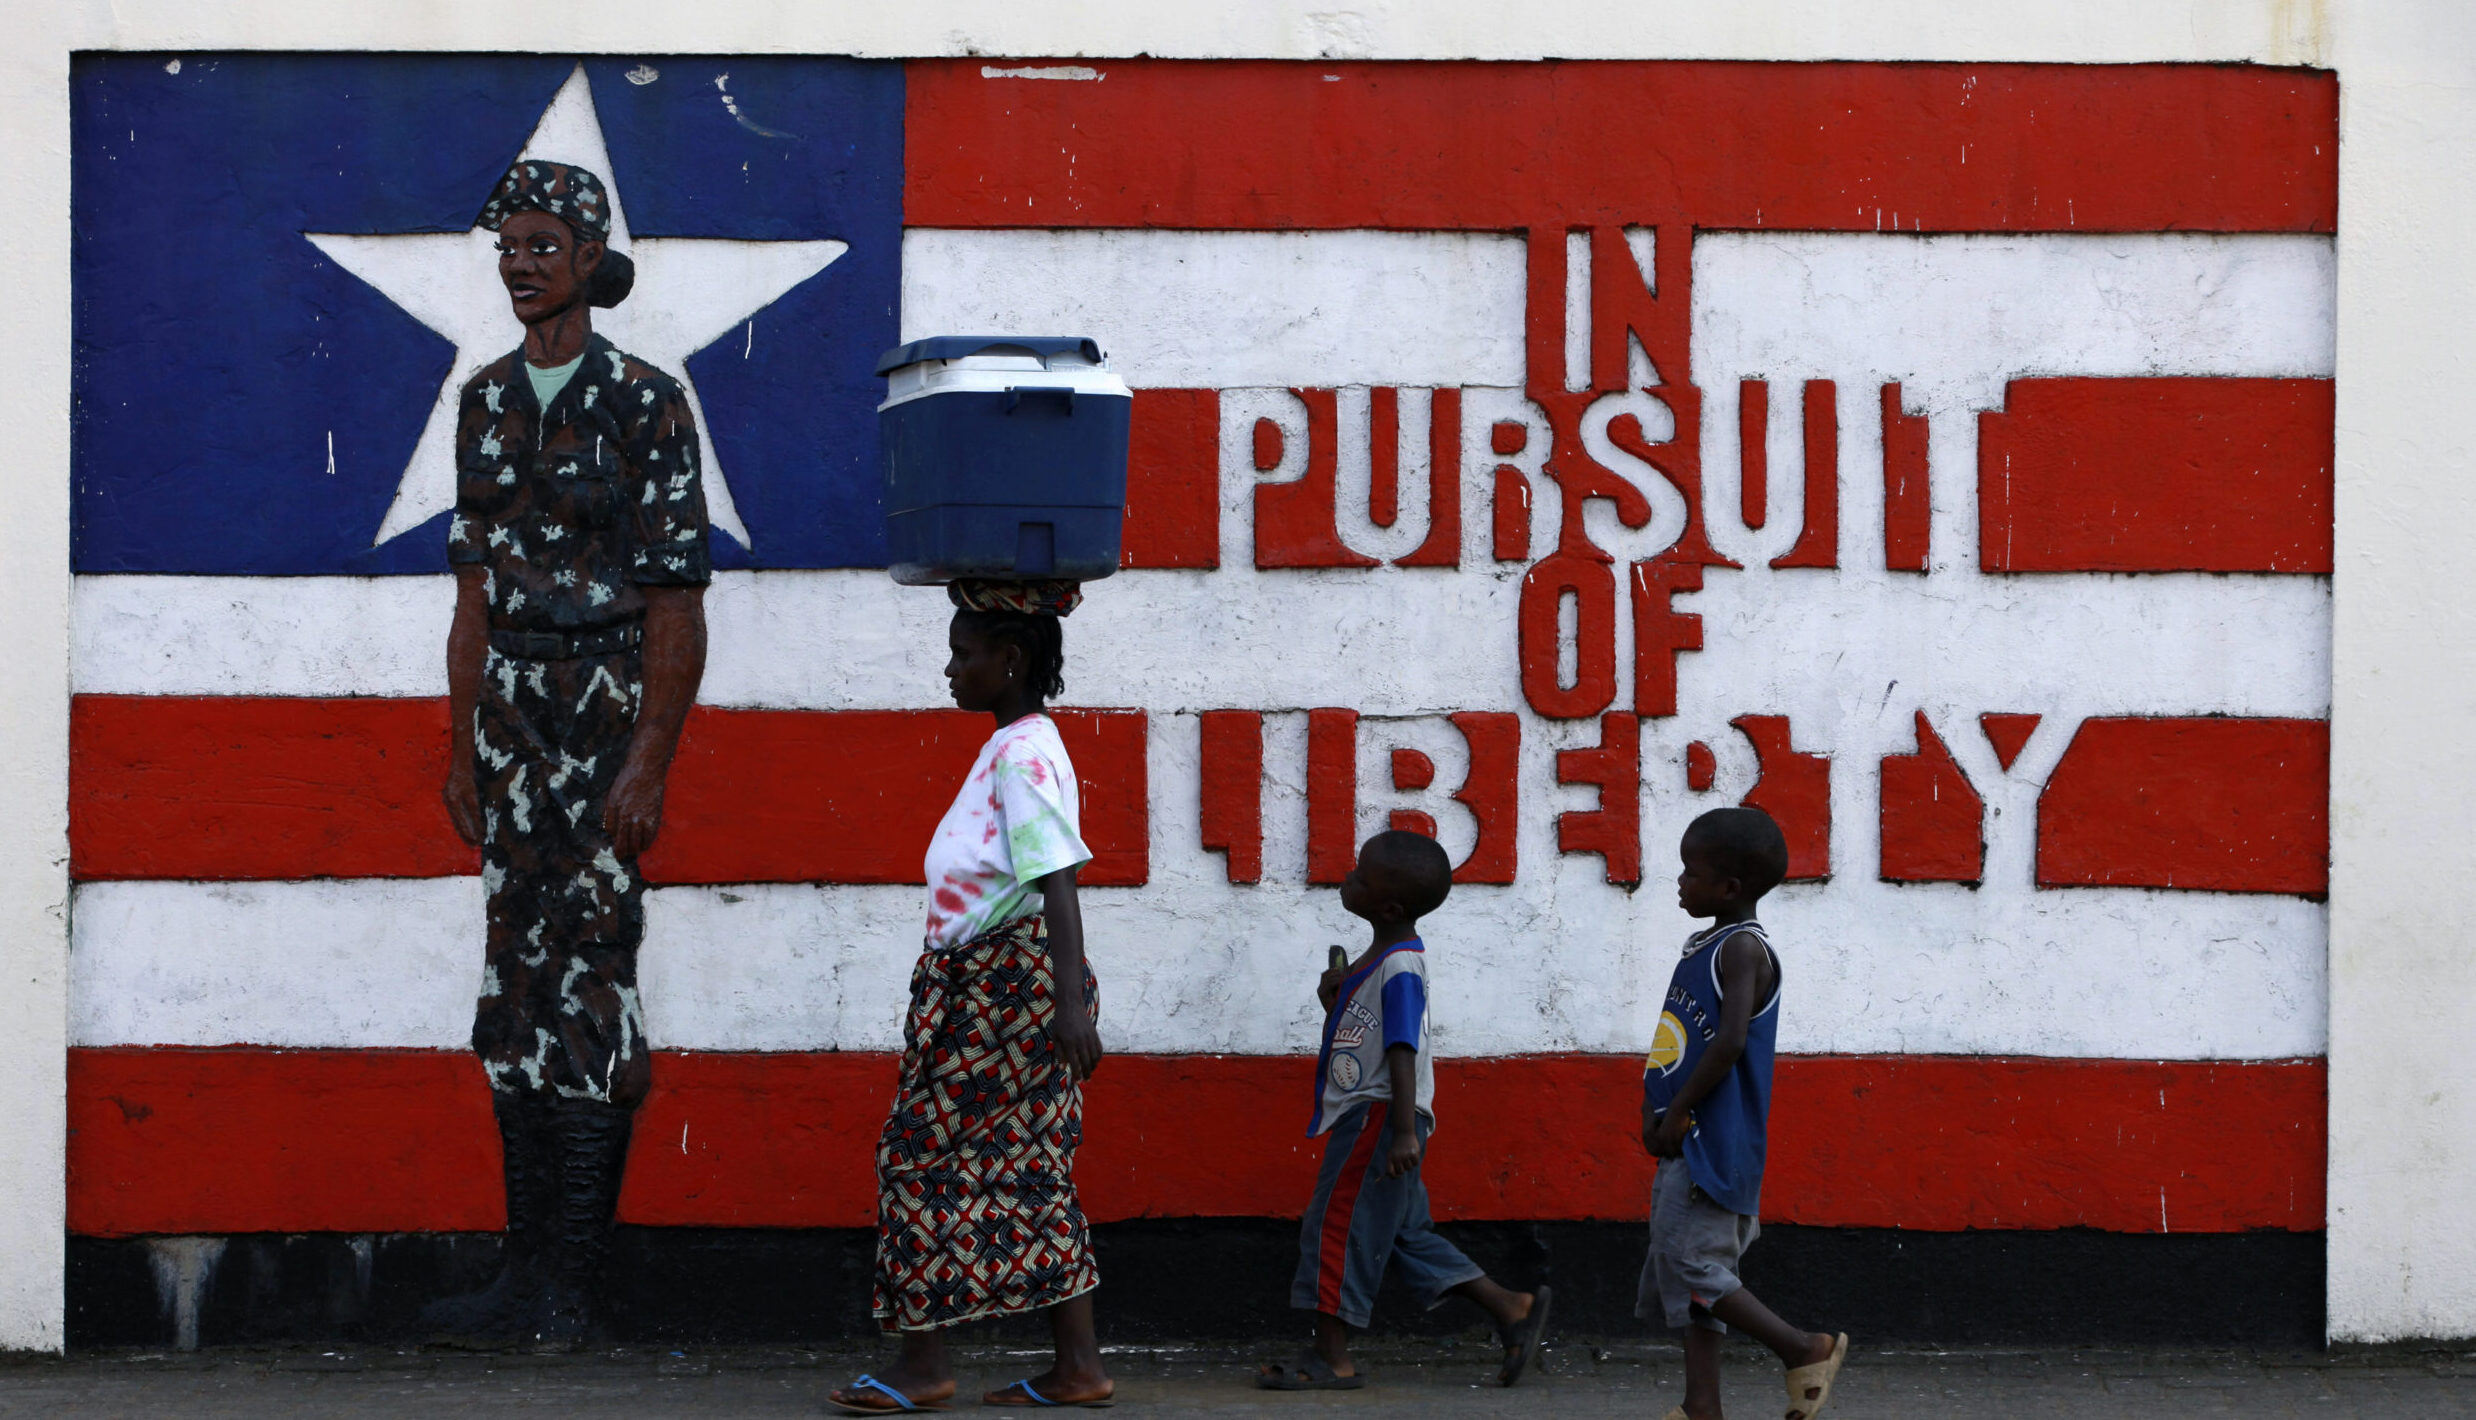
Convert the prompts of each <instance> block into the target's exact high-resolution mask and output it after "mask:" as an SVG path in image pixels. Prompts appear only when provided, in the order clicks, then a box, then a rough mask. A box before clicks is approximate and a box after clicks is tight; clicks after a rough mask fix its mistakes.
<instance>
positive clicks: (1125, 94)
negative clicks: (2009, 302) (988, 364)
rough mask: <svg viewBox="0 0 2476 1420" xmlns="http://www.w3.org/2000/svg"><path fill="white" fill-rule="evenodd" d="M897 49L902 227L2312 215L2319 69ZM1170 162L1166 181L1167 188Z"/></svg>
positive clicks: (2333, 205)
mask: <svg viewBox="0 0 2476 1420" xmlns="http://www.w3.org/2000/svg"><path fill="white" fill-rule="evenodd" d="M1097 67H1100V68H1101V69H1103V70H1104V71H1105V73H1106V75H1107V77H1106V78H1105V79H1104V80H1102V81H1101V82H1098V83H1080V84H1077V83H1048V82H1038V81H1026V80H1021V79H992V78H985V77H983V76H982V73H981V62H980V61H979V60H977V59H962V60H922V61H915V62H914V63H912V64H911V65H910V66H909V69H908V78H907V80H906V100H905V110H906V112H905V119H904V200H903V219H904V221H905V222H907V223H909V224H910V225H912V226H920V227H1061V226H1063V227H1191V228H1210V229H1221V230H1230V229H1249V228H1257V229H1264V228H1344V227H1381V228H1395V229H1415V228H1432V229H1438V230H1496V231H1511V230H1519V229H1527V228H1530V227H1533V226H1537V225H1542V224H1546V223H1550V222H1554V223H1563V222H1645V221H1654V220H1658V219H1661V218H1668V217H1683V218H1686V219H1689V220H1691V221H1692V222H1693V223H1694V224H1695V225H1698V226H1702V227H1764V226H1768V227H1775V228H1786V229H1795V230H1807V231H1840V232H1845V231H1890V230H1892V229H1894V227H1895V226H1896V227H1897V229H1898V230H1901V231H1929V232H1935V231H1944V232H1971V231H2067V230H2069V231H2084V232H2089V231H2112V232H2156V231H2264V232H2268V231H2281V232H2289V231H2315V232H2327V231H2331V230H2333V229H2334V228H2335V225H2336V220H2337V210H2338V85H2337V82H2336V80H2335V78H2334V77H2333V76H2331V75H2329V74H2327V73H2317V72H2313V71H2309V70H2298V69H2264V68H2251V67H2244V66H2235V65H2225V66H2215V65H2213V66H2203V65H2190V66H2172V65H2060V64H1967V65H1962V64H1861V63H1848V64H1749V63H1712V62H1686V63H1673V62H1672V63H1637V62H1549V63H1529V64H1483V63H1461V62H1450V63H1339V62H1327V61H1315V62H1308V63H1287V62H1279V61H1261V62H1228V61H1214V62H1211V63H1181V62H1178V61H1174V60H1120V61H1115V62H1110V63H1106V64H1102V65H1099V66H1097ZM1164 175H1167V176H1164Z"/></svg>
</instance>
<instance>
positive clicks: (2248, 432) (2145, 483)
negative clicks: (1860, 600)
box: [1977, 378, 2337, 572]
mask: <svg viewBox="0 0 2476 1420" xmlns="http://www.w3.org/2000/svg"><path fill="white" fill-rule="evenodd" d="M2334 400H2335V393H2334V386H2333V385H2332V383H2331V382H2330V381H2328V380H2238V379H2189V378H2185V379H2124V380H2099V379H2055V380H2014V381H2012V382H2011V384H2009V385H2008V386H2006V387H2005V389H2004V394H2003V408H2002V409H2000V410H1991V411H1988V412H1986V413H1983V414H1980V415H1979V416H1978V426H1977V427H1978V435H1977V497H1978V564H1979V565H1980V566H1981V567H1983V568H1984V569H1985V570H1986V571H1989V572H2327V571H2329V570H2330V557H2331V551H2330V539H2331V497H2332V494H2331V463H2332V460H2333V458H2334V457H2335V455H2334V440H2335V439H2336V437H2337V424H2336V422H2335V420H2336V412H2337V407H2336V404H2335V403H2334Z"/></svg>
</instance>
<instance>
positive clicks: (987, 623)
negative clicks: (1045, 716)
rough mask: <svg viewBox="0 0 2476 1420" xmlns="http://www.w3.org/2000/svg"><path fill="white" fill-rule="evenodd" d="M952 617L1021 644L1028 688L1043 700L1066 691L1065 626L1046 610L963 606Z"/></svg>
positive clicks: (985, 633) (981, 632)
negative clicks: (1028, 683)
mask: <svg viewBox="0 0 2476 1420" xmlns="http://www.w3.org/2000/svg"><path fill="white" fill-rule="evenodd" d="M955 617H956V619H958V620H960V621H961V622H962V623H963V624H964V625H965V626H967V627H969V628H971V630H972V631H974V632H975V633H977V634H979V635H981V636H984V637H988V638H990V639H992V640H999V641H1006V642H1010V643H1011V644H1013V645H1016V646H1020V647H1021V648H1023V660H1024V665H1025V673H1026V675H1027V676H1028V677H1029V679H1030V682H1031V691H1032V693H1033V694H1034V695H1037V696H1039V697H1040V698H1041V700H1042V701H1043V702H1044V703H1045V702H1047V701H1051V700H1055V699H1057V698H1058V697H1059V696H1061V695H1064V694H1065V693H1066V637H1065V628H1064V627H1063V626H1061V625H1060V624H1059V622H1058V619H1057V618H1056V617H1054V616H1051V615H1049V614H1048V613H1047V612H1028V611H973V610H971V609H970V608H968V607H966V608H964V609H962V610H960V611H957V612H956V613H955Z"/></svg>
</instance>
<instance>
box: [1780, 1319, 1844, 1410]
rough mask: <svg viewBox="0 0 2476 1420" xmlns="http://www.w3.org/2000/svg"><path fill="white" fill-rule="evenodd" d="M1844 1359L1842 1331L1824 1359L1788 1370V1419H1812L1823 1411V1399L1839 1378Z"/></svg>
mask: <svg viewBox="0 0 2476 1420" xmlns="http://www.w3.org/2000/svg"><path fill="white" fill-rule="evenodd" d="M1847 1360H1848V1333H1847V1332H1845V1331H1843V1332H1841V1333H1840V1338H1839V1340H1837V1341H1836V1342H1834V1343H1832V1347H1831V1355H1830V1356H1829V1357H1828V1358H1827V1359H1824V1360H1820V1361H1816V1362H1815V1363H1814V1364H1813V1365H1810V1366H1799V1367H1797V1368H1796V1369H1795V1370H1792V1371H1790V1372H1789V1373H1788V1420H1815V1417H1816V1416H1819V1415H1821V1414H1822V1413H1823V1402H1825V1401H1827V1400H1829V1399H1831V1383H1832V1382H1833V1381H1834V1380H1837V1379H1838V1378H1839V1375H1840V1366H1841V1364H1842V1363H1843V1362H1845V1361H1847Z"/></svg>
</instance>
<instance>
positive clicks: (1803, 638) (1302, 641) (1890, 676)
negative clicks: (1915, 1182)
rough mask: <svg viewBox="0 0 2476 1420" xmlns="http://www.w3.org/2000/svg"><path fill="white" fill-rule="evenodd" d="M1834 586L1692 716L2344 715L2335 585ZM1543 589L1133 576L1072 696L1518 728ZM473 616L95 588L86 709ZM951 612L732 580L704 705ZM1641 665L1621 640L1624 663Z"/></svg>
mask: <svg viewBox="0 0 2476 1420" xmlns="http://www.w3.org/2000/svg"><path fill="white" fill-rule="evenodd" d="M1828 575H1829V574H1816V573H1810V572H1774V571H1770V570H1768V569H1764V568H1759V567H1757V568H1753V569H1750V570H1746V571H1732V570H1728V569H1713V570H1712V571H1710V572H1709V573H1708V574H1707V578H1706V581H1705V583H1704V590H1703V591H1702V592H1700V593H1694V594H1688V595H1686V596H1683V597H1681V598H1680V599H1679V600H1678V602H1677V606H1678V608H1679V609H1680V610H1685V611H1694V612H1699V613H1700V614H1701V615H1702V616H1703V618H1704V632H1703V634H1704V644H1705V646H1706V647H1707V649H1706V650H1704V651H1702V652H1699V653H1693V654H1688V655H1686V656H1684V657H1682V658H1681V659H1680V661H1679V662H1678V664H1679V666H1680V667H1681V668H1682V669H1681V674H1682V677H1683V697H1684V700H1683V704H1684V706H1685V708H1686V709H1687V712H1688V714H1689V716H1691V715H1693V714H1695V713H1701V714H1705V715H1718V716H1719V717H1720V719H1722V720H1725V719H1726V718H1728V717H1729V716H1733V715H1739V714H1745V713H1748V712H1763V713H1783V712H1785V713H1794V714H1797V715H1799V716H1801V717H1837V716H1838V715H1840V714H1841V713H1843V708H1844V705H1845V703H1846V702H1849V701H1852V700H1858V699H1866V698H1868V697H1877V696H1880V695H1882V694H1883V693H1884V692H1885V691H1886V688H1887V687H1888V686H1889V684H1890V683H1891V682H1893V681H1897V682H1899V683H1900V686H1901V690H1900V694H1901V695H1902V696H1904V697H1906V696H1917V697H1924V699H1923V701H1922V702H1920V703H1924V704H1926V705H1929V706H1934V705H1948V706H1952V707H1955V708H1960V709H1973V710H1989V709H2004V710H2048V709H2052V710H2057V711H2060V710H2062V709H2064V708H2066V707H2067V706H2069V707H2077V708H2079V709H2080V710H2081V711H2082V712H2083V713H2152V714H2178V713H2184V714H2192V713H2210V712H2221V713H2227V714H2244V715H2304V716H2319V715H2322V714H2325V713H2326V712H2327V710H2328V706H2329V682H2328V666H2329V650H2328V645H2329V616H2330V610H2329V607H2330V594H2329V586H2328V583H2327V582H2326V581H2324V580H2322V579H2318V578H2310V577H2278V576H2210V575H2201V574H2194V575H2182V574H2176V575H2164V576H2089V577H2076V576H2037V577H2005V578H1993V577H1976V576H1972V577H1970V578H1968V579H1967V580H1966V581H1964V582H1961V583H1959V584H1958V585H1957V586H1955V585H1954V584H1953V583H1950V582H1945V581H1940V580H1935V581H1931V582H1930V581H1929V580H1926V579H1919V578H1915V577H1900V576H1893V575H1890V574H1887V573H1882V572H1873V573H1866V572H1858V571H1851V572H1845V573H1842V574H1839V575H1838V576H1837V577H1834V578H1832V579H1831V580H1830V582H1829V585H1828V587H1827V589H1826V588H1825V587H1823V586H1822V585H1821V580H1822V578H1823V577H1824V576H1828ZM1520 593H1521V584H1520V582H1519V581H1518V580H1517V579H1516V578H1513V577H1498V576H1492V575H1489V574H1487V573H1484V572H1475V571H1474V572H1472V573H1469V574H1466V575H1463V576H1459V577H1450V578H1445V577H1437V576H1435V575H1433V574H1422V573H1418V572H1413V571H1405V570H1399V569H1391V570H1377V571H1372V572H1357V571H1332V572H1325V571H1314V572H1272V573H1258V572H1256V571H1255V570H1254V569H1252V568H1243V569H1229V570H1225V571H1224V572H1222V573H1220V574H1218V575H1217V576H1215V577H1212V578H1199V577H1196V576H1194V575H1192V574H1189V573H1171V572H1124V573H1120V574H1119V575H1118V576H1116V577H1114V578H1111V579H1110V580H1108V581H1105V582H1100V583H1096V584H1094V585H1093V586H1091V587H1090V588H1088V589H1087V597H1088V599H1087V601H1086V602H1085V604H1084V607H1083V609H1082V610H1080V611H1077V612H1076V613H1075V615H1074V618H1073V619H1072V620H1071V621H1069V622H1068V623H1067V627H1066V654H1067V662H1066V679H1067V689H1068V694H1067V697H1066V700H1067V703H1070V704H1075V705H1111V706H1134V707H1140V708H1145V709H1150V710H1154V711H1172V710H1207V709H1230V708H1256V709H1274V710H1279V709H1291V708H1299V707H1305V706H1313V705H1340V706H1348V707H1352V708H1357V709H1361V710H1365V711H1367V712H1369V713H1379V714H1418V713H1441V712H1445V711H1451V710H1511V709H1519V708H1520V707H1521V704H1522V696H1521V688H1520V684H1519V659H1518V656H1519V647H1518V639H1517V636H1516V618H1517V613H1518V609H1519V605H1520ZM449 595H450V588H449V583H448V580H447V579H446V578H444V577H435V578H383V579H377V578H373V579H360V578H309V577H286V578H273V577H269V578H189V577H81V578H79V579H78V582H77V597H76V600H77V627H78V634H77V638H76V647H77V662H76V675H77V688H78V690H79V692H80V693H83V694H112V695H278V696H362V695H396V696H407V695H411V696H418V695H444V694H446V691H447V686H446V671H445V650H444V647H445V644H446V634H447V618H446V614H445V612H446V607H447V604H448V598H449ZM951 613H952V608H951V607H949V606H948V605H947V604H946V602H945V599H944V598H943V597H942V596H940V595H938V593H937V592H936V591H935V590H934V589H927V590H923V589H919V588H902V587H896V586H894V585H893V584H892V583H890V582H888V581H887V580H886V578H885V575H884V574H883V573H880V572H873V571H843V572H755V573H749V572H726V573H723V574H721V575H720V576H719V577H717V578H716V579H715V583H714V588H713V590H712V592H711V593H710V595H709V599H708V615H709V621H710V624H711V628H712V632H711V635H712V643H711V644H712V651H711V662H710V666H709V669H708V670H707V672H706V679H705V686H704V689H703V691H702V693H701V696H700V699H701V700H702V702H703V703H705V704H708V705H726V706H750V707H773V708H780V709H807V710H852V709H903V708H918V707H930V706H940V705H943V704H945V703H946V700H945V694H944V692H945V681H944V678H943V676H942V674H941V668H942V667H943V666H944V664H945V657H946V650H945V623H946V620H947V618H948V617H949V616H950V615H951ZM304 626H306V627H307V629H305V630H301V631H297V632H295V631H287V630H286V628H289V627H304ZM1630 655H1631V632H1630V629H1629V626H1628V624H1627V623H1626V619H1625V618H1624V617H1621V616H1620V617H1619V627H1618V663H1619V665H1620V667H1630V664H1631V662H1630V659H1629V657H1630ZM1620 681H1621V682H1624V683H1630V678H1629V675H1628V676H1621V677H1620ZM1619 703H1620V705H1621V704H1622V703H1623V702H1622V700H1621V699H1620V702H1619ZM1905 703H1909V702H1908V701H1906V700H1903V701H1900V702H1896V703H1895V704H1894V707H1893V708H1895V709H1897V708H1898V707H1899V705H1900V704H1905ZM1901 723H1904V724H1905V723H1906V721H1905V720H1902V721H1901Z"/></svg>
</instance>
